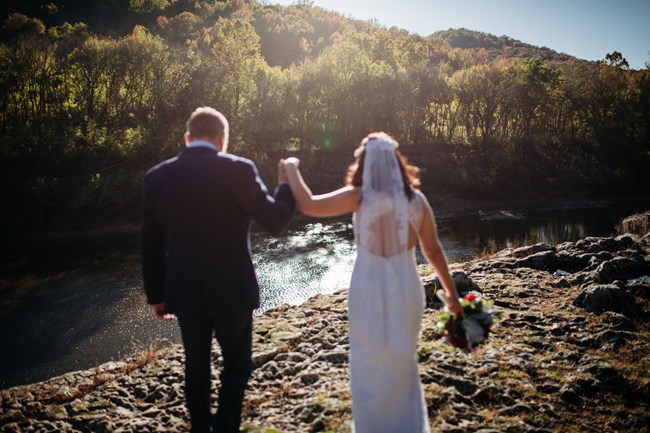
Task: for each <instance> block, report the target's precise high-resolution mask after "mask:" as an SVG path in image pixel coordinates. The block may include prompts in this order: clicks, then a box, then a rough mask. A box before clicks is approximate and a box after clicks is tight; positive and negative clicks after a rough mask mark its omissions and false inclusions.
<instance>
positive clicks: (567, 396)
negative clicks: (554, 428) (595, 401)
mask: <svg viewBox="0 0 650 433" xmlns="http://www.w3.org/2000/svg"><path fill="white" fill-rule="evenodd" d="M560 398H561V399H562V400H563V401H564V402H565V403H568V404H570V405H572V406H579V405H580V404H581V403H582V398H581V397H580V395H578V393H577V392H576V391H575V390H574V389H573V388H572V387H571V386H570V385H564V386H563V387H562V388H561V389H560Z"/></svg>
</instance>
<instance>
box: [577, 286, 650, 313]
mask: <svg viewBox="0 0 650 433" xmlns="http://www.w3.org/2000/svg"><path fill="white" fill-rule="evenodd" d="M573 305H575V306H577V307H581V308H584V309H586V310H587V311H589V312H592V313H594V314H598V315H600V314H602V313H604V312H605V311H613V312H615V313H621V314H624V315H625V316H627V317H629V318H630V319H635V318H637V317H639V316H640V315H641V309H640V308H639V307H638V306H637V304H636V301H635V299H634V296H632V295H631V294H630V293H629V292H627V291H626V290H625V289H621V288H619V287H617V286H615V285H613V284H592V285H589V286H587V287H586V288H584V289H583V290H582V291H581V292H580V294H579V295H578V297H577V298H576V299H574V301H573Z"/></svg>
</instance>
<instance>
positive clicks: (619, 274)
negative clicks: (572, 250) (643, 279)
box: [594, 257, 650, 284]
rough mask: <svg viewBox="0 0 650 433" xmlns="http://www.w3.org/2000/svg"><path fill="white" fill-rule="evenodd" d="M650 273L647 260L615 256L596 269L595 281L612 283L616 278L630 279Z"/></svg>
mask: <svg viewBox="0 0 650 433" xmlns="http://www.w3.org/2000/svg"><path fill="white" fill-rule="evenodd" d="M649 273H650V264H649V263H648V262H647V261H645V260H640V259H631V258H628V257H615V258H613V259H612V260H608V261H606V262H603V263H601V264H600V265H599V266H598V268H596V271H595V274H596V275H595V279H594V281H595V282H597V283H604V284H607V283H611V282H613V281H616V280H629V279H633V278H636V277H640V276H642V275H645V274H649Z"/></svg>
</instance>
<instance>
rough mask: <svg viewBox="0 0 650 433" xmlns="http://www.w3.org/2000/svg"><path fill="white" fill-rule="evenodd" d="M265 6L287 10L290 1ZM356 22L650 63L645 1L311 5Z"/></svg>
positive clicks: (346, 0) (428, 0)
mask: <svg viewBox="0 0 650 433" xmlns="http://www.w3.org/2000/svg"><path fill="white" fill-rule="evenodd" d="M269 3H275V4H282V5H290V4H294V3H296V1H295V0H275V1H272V2H269ZM313 3H314V5H315V6H320V7H322V8H324V9H328V10H332V11H336V12H340V13H342V14H343V15H345V16H349V17H352V18H355V19H360V20H364V21H366V20H369V19H376V20H377V21H378V22H379V24H381V25H383V26H386V27H393V26H395V27H399V28H402V29H405V30H408V31H411V32H414V33H418V34H420V35H422V36H427V35H430V34H431V33H434V32H436V31H438V30H447V29H449V28H461V27H463V28H466V29H470V30H476V31H480V32H486V33H491V34H493V35H496V36H504V35H505V36H509V37H511V38H514V39H518V40H520V41H522V42H524V43H527V44H531V45H536V46H540V47H542V46H545V47H548V48H551V49H552V50H555V51H558V52H561V53H565V54H569V55H571V56H574V57H577V58H580V59H585V60H602V59H604V58H605V55H606V54H607V53H611V52H612V51H618V52H620V53H622V54H623V57H625V58H626V59H627V61H628V63H629V64H630V68H633V69H641V68H644V67H645V63H646V62H650V0H618V1H617V0H446V1H445V0H314V1H313Z"/></svg>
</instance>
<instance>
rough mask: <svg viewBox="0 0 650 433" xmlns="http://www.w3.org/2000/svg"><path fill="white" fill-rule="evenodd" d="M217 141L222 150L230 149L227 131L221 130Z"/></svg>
mask: <svg viewBox="0 0 650 433" xmlns="http://www.w3.org/2000/svg"><path fill="white" fill-rule="evenodd" d="M216 140H217V143H215V144H216V145H217V148H219V150H220V151H222V152H225V151H227V150H228V141H227V139H226V131H225V130H224V131H221V132H220V133H219V135H217V137H216Z"/></svg>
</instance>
